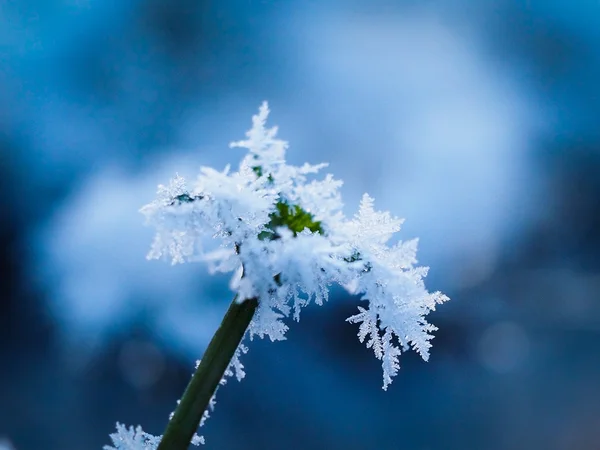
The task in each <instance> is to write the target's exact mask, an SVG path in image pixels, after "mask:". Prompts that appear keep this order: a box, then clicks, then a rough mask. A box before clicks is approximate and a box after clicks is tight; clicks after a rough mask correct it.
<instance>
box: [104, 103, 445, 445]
mask: <svg viewBox="0 0 600 450" xmlns="http://www.w3.org/2000/svg"><path fill="white" fill-rule="evenodd" d="M268 115H269V108H268V106H267V103H266V102H265V103H263V104H262V106H261V107H260V109H259V113H258V114H257V115H255V116H254V117H253V118H252V128H251V129H250V130H249V131H248V132H247V133H246V137H247V139H246V140H242V141H238V142H233V143H231V144H230V146H231V147H239V148H245V149H246V150H247V151H248V152H247V154H246V156H245V157H244V158H243V159H242V161H241V163H240V166H239V168H238V170H237V171H235V172H232V171H231V169H230V167H229V166H227V167H226V168H225V169H224V170H223V171H222V172H219V171H216V170H214V169H211V168H208V167H202V168H201V169H200V175H199V177H198V179H197V180H196V182H195V183H193V184H192V186H191V187H188V183H186V181H185V180H184V179H183V178H182V177H180V176H176V177H175V178H174V179H173V180H171V181H170V182H169V184H168V185H166V186H163V185H160V186H159V187H158V195H157V198H156V200H155V201H154V202H152V203H150V204H148V205H146V206H144V207H143V208H142V209H141V212H142V213H143V214H144V215H145V216H146V222H147V224H149V225H151V226H153V227H155V228H156V236H155V238H154V242H153V244H152V247H151V250H150V253H149V254H148V258H149V259H153V258H163V257H164V258H169V259H170V260H171V262H172V264H177V263H183V262H186V261H198V260H200V261H205V262H207V263H208V265H209V269H210V271H211V272H230V273H233V276H232V279H231V289H232V290H233V291H234V292H235V294H236V298H237V299H238V301H240V302H243V301H244V300H246V299H250V298H257V299H258V300H259V301H258V307H257V309H256V312H255V313H254V316H253V318H252V321H251V323H250V325H249V327H248V330H247V331H246V334H247V335H248V336H249V337H250V339H252V338H253V337H254V336H259V337H261V338H262V337H265V336H267V337H269V339H271V340H272V341H278V340H283V339H285V333H286V331H287V329H288V327H287V325H286V324H285V323H284V322H283V319H285V318H287V317H289V316H290V315H292V316H293V318H294V319H295V320H300V311H301V309H302V308H303V307H305V306H307V305H308V304H309V303H311V302H314V303H316V304H317V305H322V304H323V302H324V301H326V300H327V296H328V290H329V286H330V285H331V284H333V283H338V284H340V285H341V286H343V287H345V288H346V289H347V290H348V292H350V293H352V294H359V295H361V299H362V300H365V301H367V302H368V305H366V307H363V306H359V307H358V314H355V315H353V316H351V317H349V318H348V319H347V321H348V322H351V323H358V324H360V325H359V328H358V339H359V340H360V342H365V341H366V345H367V347H368V348H372V349H373V352H374V353H375V357H376V358H377V359H379V360H380V361H381V367H382V368H383V389H384V390H385V389H387V387H388V386H389V384H390V383H391V382H392V378H393V377H394V376H395V375H396V374H397V373H398V370H399V368H400V362H399V356H400V354H401V352H402V351H405V350H408V349H409V348H411V347H412V348H413V349H414V350H416V351H417V352H418V353H419V354H420V355H421V356H422V357H423V359H424V360H427V359H428V358H429V348H430V347H431V343H430V340H431V339H432V338H433V336H432V335H431V332H432V331H435V330H436V328H435V327H434V326H433V325H431V324H429V323H427V321H426V320H425V316H426V315H427V314H428V313H429V312H430V311H433V310H434V309H435V307H436V305H437V304H439V303H442V302H445V301H446V300H448V298H447V297H446V296H445V295H443V294H441V293H440V292H434V293H429V292H428V291H427V290H426V289H425V285H424V283H423V278H424V277H425V276H426V275H427V268H426V267H417V266H415V264H416V263H417V259H416V252H417V240H416V239H413V240H410V241H406V242H402V241H401V242H398V243H396V244H395V245H393V246H390V245H389V244H388V242H389V240H390V239H391V237H392V236H393V235H394V233H397V232H398V231H400V226H401V225H402V222H403V220H402V219H398V218H395V217H393V216H391V215H390V213H389V212H378V211H376V210H375V208H374V206H373V205H374V201H373V199H372V198H371V197H370V196H369V195H367V194H365V195H364V196H363V198H362V200H361V202H360V205H359V209H358V213H357V214H356V215H355V216H354V217H353V218H351V219H348V218H346V217H345V216H344V214H343V213H342V206H343V205H342V200H341V196H340V193H339V188H340V187H341V186H342V182H341V181H340V180H336V179H334V178H333V176H332V175H330V174H328V175H326V176H325V178H323V179H322V180H311V181H310V182H309V181H308V177H309V176H310V175H314V174H316V173H318V172H319V171H320V170H321V169H323V168H325V167H326V166H327V164H319V165H310V164H304V165H303V166H301V167H296V166H291V165H288V164H286V162H285V152H286V149H287V147H288V144H287V142H285V141H282V140H280V139H277V138H276V135H277V128H276V127H274V128H269V129H268V128H265V122H266V120H267V116H268ZM207 238H216V239H218V240H219V241H220V247H219V248H218V249H216V250H211V251H207V250H206V249H203V247H202V244H203V243H204V242H206V240H207ZM247 351H248V348H247V347H246V346H245V345H243V344H240V345H239V347H238V348H237V350H236V352H235V354H234V357H233V358H232V360H231V362H230V363H229V366H228V367H227V370H226V371H225V374H224V377H223V379H222V380H221V383H220V385H223V384H225V383H226V378H227V377H231V376H234V375H235V377H236V378H237V379H238V380H241V379H242V378H244V376H245V372H244V366H243V365H242V363H241V361H240V357H241V355H242V354H245V353H246V352H247ZM215 394H216V391H215ZM214 406H215V396H214V395H213V397H212V398H211V400H210V402H209V406H208V408H207V410H206V411H204V415H203V417H202V420H201V423H200V426H202V425H203V424H204V423H205V421H206V419H208V417H209V416H210V413H211V412H212V411H213V410H214ZM111 439H112V441H113V445H114V447H109V446H106V447H104V448H105V450H155V449H156V448H157V446H158V443H159V442H160V437H154V436H152V435H150V434H148V433H145V432H144V431H143V430H142V429H141V428H140V427H138V428H136V429H133V427H130V428H126V427H125V426H123V425H120V424H117V433H115V434H112V435H111ZM192 443H193V444H194V445H199V444H204V438H203V437H201V436H198V435H195V436H194V438H193V440H192Z"/></svg>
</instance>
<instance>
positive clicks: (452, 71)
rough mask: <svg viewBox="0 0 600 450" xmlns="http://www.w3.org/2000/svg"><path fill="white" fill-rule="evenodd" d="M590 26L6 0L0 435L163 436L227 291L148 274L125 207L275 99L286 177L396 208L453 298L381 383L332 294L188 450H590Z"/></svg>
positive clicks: (214, 158) (597, 319)
mask: <svg viewBox="0 0 600 450" xmlns="http://www.w3.org/2000/svg"><path fill="white" fill-rule="evenodd" d="M599 24H600V3H598V2H597V1H592V0H589V1H588V0H581V1H577V2H575V1H566V0H561V1H558V0H555V1H553V0H530V1H517V0H504V1H481V2H469V1H467V0H462V1H461V0H453V1H384V0H375V1H370V2H360V1H352V0H346V1H334V0H326V1H319V2H315V1H306V0H305V1H299V0H296V1H286V2H284V1H241V0H221V1H209V0H204V1H203V0H171V1H159V0H146V1H127V0H121V1H116V0H104V1H96V0H63V1H55V0H45V1H41V0H37V1H36V0H22V1H7V0H6V1H2V2H0V441H1V440H2V439H7V440H8V441H10V442H12V444H13V445H14V448H15V449H17V450H27V449H34V448H44V449H46V450H55V449H56V450H59V449H60V450H70V449H73V450H79V449H84V448H85V449H87V448H90V449H92V448H101V446H102V445H104V444H108V443H109V438H108V434H109V433H112V432H113V430H114V424H115V422H116V421H119V422H122V423H126V424H132V425H136V424H141V425H142V426H143V427H144V429H145V430H147V431H149V432H152V433H154V434H160V433H161V432H162V430H163V428H164V424H165V423H166V420H167V417H168V414H169V413H170V412H171V411H172V410H173V409H174V406H175V401H176V399H177V398H178V397H179V395H180V393H181V392H182V390H183V388H184V387H185V385H186V383H187V381H188V380H189V376H190V374H191V372H192V369H193V366H194V361H195V360H196V359H198V358H200V357H201V355H202V352H203V350H204V348H205V346H206V344H207V342H208V340H209V339H210V337H211V336H212V333H213V332H214V330H215V329H216V327H217V325H218V323H219V321H220V318H221V317H222V315H223V313H224V311H225V310H226V308H227V306H228V303H229V301H230V300H229V299H230V296H231V295H230V292H229V289H228V279H227V277H211V276H209V275H208V274H207V271H206V268H205V267H203V266H202V265H200V264H186V265H182V266H175V267H171V266H170V265H168V264H167V263H165V262H156V261H150V262H149V261H146V260H145V259H144V256H145V254H146V253H147V251H148V249H149V245H150V242H151V239H152V234H153V233H152V230H150V229H148V228H144V227H143V225H142V224H143V217H142V216H141V215H140V214H139V213H138V209H139V208H140V207H141V206H142V205H144V204H145V203H148V202H149V201H151V200H152V199H153V197H154V192H155V189H156V185H157V184H158V183H164V182H167V181H168V179H169V178H170V177H172V176H173V175H174V174H175V173H176V172H178V173H180V174H182V175H185V176H189V177H192V178H193V177H194V176H195V174H196V173H197V171H198V168H199V166H200V165H209V166H213V167H216V168H219V169H220V168H222V167H224V166H225V164H227V163H231V164H232V165H233V166H235V165H236V164H237V162H238V161H239V159H240V158H241V156H242V154H241V152H240V151H239V150H236V149H229V148H228V143H229V142H230V141H233V140H238V139H241V138H243V133H244V132H245V130H247V129H248V128H249V127H250V123H251V122H250V121H251V115H252V114H254V113H255V112H256V111H257V108H258V106H259V105H260V103H261V102H262V101H263V100H268V101H269V104H270V107H271V109H272V114H271V117H270V123H271V124H277V125H279V129H280V136H281V137H282V138H283V139H286V140H289V141H290V144H291V147H290V149H289V152H288V156H289V161H291V162H292V163H294V164H302V163H303V162H305V161H309V162H311V163H318V162H321V161H327V162H329V163H330V166H329V168H328V169H327V170H328V171H331V172H332V173H333V174H334V175H335V176H336V177H338V178H341V179H343V180H344V181H345V184H344V187H343V195H344V198H345V205H346V206H345V212H346V214H347V215H352V214H353V213H354V211H356V208H357V205H358V202H359V199H360V196H361V194H362V193H363V192H364V191H368V192H369V193H370V194H371V195H372V196H373V197H375V199H376V206H378V207H379V208H382V209H389V210H391V211H392V213H393V214H395V215H398V216H401V217H405V218H406V219H407V221H406V223H405V226H404V229H403V231H402V232H401V237H402V238H403V239H407V238H412V237H415V236H418V237H419V238H420V252H419V255H420V262H421V263H422V264H424V265H429V266H431V270H430V274H429V277H428V278H427V280H426V282H427V285H428V287H429V288H430V290H441V291H443V292H445V293H446V294H448V295H449V296H450V297H451V299H452V300H451V301H450V302H449V303H447V304H445V305H443V306H441V307H440V308H439V310H438V311H436V312H435V313H433V314H432V315H431V320H432V321H433V323H435V324H436V325H437V326H439V328H440V329H439V331H438V332H436V338H435V339H434V341H433V349H432V352H431V360H430V362H428V363H425V362H423V361H421V360H420V358H419V357H418V356H417V355H415V354H413V353H410V352H409V353H407V354H405V355H403V356H402V357H401V363H402V368H401V370H400V373H399V375H398V377H396V379H395V380H394V382H393V384H392V385H391V386H390V388H389V389H388V391H387V392H383V391H382V390H381V368H380V367H379V364H378V363H377V361H376V359H375V358H374V357H373V354H372V352H371V351H370V350H368V349H365V347H364V345H362V344H360V343H359V342H358V340H357V339H356V332H357V328H356V326H355V325H351V324H348V323H346V322H345V321H344V319H345V318H346V317H348V316H349V315H351V314H353V313H354V311H355V310H356V306H357V304H359V302H358V299H356V298H352V297H348V296H347V295H346V294H345V293H344V292H343V291H342V290H341V289H334V290H333V291H332V298H331V299H330V301H329V303H327V304H326V305H325V306H323V307H320V308H319V307H316V306H313V307H311V308H309V309H307V310H306V311H304V313H303V317H302V320H301V321H300V323H292V324H290V325H291V327H290V331H289V332H288V335H287V336H288V340H287V341H285V342H279V343H275V344H272V343H270V342H262V341H258V342H257V341H255V342H252V343H251V345H250V352H249V353H248V355H246V356H245V357H244V360H243V361H244V363H245V365H246V368H247V373H248V375H247V377H246V379H245V380H243V381H242V382H241V383H237V382H235V381H230V382H229V383H228V384H227V386H226V387H224V388H223V389H221V390H220V391H219V395H218V398H217V408H216V411H215V413H214V414H213V416H212V418H211V419H210V420H209V421H208V423H207V425H206V427H205V428H203V429H202V433H203V434H204V435H205V436H206V438H207V448H219V449H238V448H248V449H282V448H284V449H306V448H311V449H419V450H426V449H465V448H466V449H486V450H496V449H537V448H539V449H542V448H543V449H557V450H558V449H575V448H576V449H596V448H598V445H599V444H598V442H600V426H599V425H600V401H599V400H600V383H599V382H598V380H600V352H599V351H598V350H596V345H597V342H598V338H599V333H600V303H599V298H600V294H599V293H600V259H599V258H598V254H599V250H600V202H599V201H598V199H599V198H600V131H599V130H600V127H599V126H598V117H599V113H600V101H599V100H600V95H599V94H600V88H599V86H600V85H599V84H598V80H599V79H600V52H599V50H600V26H599Z"/></svg>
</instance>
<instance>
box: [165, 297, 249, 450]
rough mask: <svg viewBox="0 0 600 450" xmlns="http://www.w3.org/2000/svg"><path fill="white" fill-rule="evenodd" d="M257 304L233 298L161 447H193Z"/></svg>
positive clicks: (179, 449)
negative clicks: (206, 412) (200, 425)
mask: <svg viewBox="0 0 600 450" xmlns="http://www.w3.org/2000/svg"><path fill="white" fill-rule="evenodd" d="M257 306H258V299H256V298H251V299H248V300H245V301H244V302H242V303H238V302H237V296H236V298H234V299H233V302H232V303H231V305H230V306H229V309H228V310H227V313H226V314H225V317H224V318H223V321H222V322H221V325H220V326H219V329H218V330H217V332H216V333H215V335H214V336H213V338H212V340H211V341H210V344H208V347H207V348H206V351H205V352H204V356H203V357H202V360H201V361H200V364H199V365H198V368H197V369H196V372H194V375H193V376H192V379H191V380H190V383H189V384H188V386H187V388H186V389H185V392H184V393H183V396H182V397H181V401H180V402H179V405H177V408H176V409H175V414H174V415H173V417H172V418H171V420H170V421H169V423H168V424H167V428H166V429H165V432H164V434H163V437H162V439H161V441H160V444H159V445H158V449H157V450H186V449H187V448H188V447H189V445H190V442H191V440H192V437H193V436H194V433H195V432H196V430H197V429H198V426H199V424H200V419H202V415H203V414H204V411H205V410H206V408H207V407H208V402H209V401H210V399H211V397H212V396H213V394H214V392H215V389H216V388H217V386H218V385H219V381H221V379H222V378H223V374H224V373H225V370H226V369H227V366H228V365H229V362H230V361H231V358H232V357H233V355H234V353H235V351H236V349H237V348H238V345H239V344H240V342H241V340H242V338H243V337H244V333H245V332H246V329H247V328H248V325H250V321H251V320H252V317H253V316H254V311H256V307H257Z"/></svg>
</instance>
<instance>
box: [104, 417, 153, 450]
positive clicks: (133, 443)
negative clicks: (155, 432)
mask: <svg viewBox="0 0 600 450" xmlns="http://www.w3.org/2000/svg"><path fill="white" fill-rule="evenodd" d="M160 438H161V436H152V435H151V434H148V433H146V432H145V431H144V430H142V427H139V426H138V427H137V428H135V429H134V428H133V427H129V428H127V427H126V426H125V425H122V424H120V423H117V432H116V433H113V434H111V435H110V439H111V440H112V442H113V445H114V447H111V446H109V445H105V446H104V450H156V448H157V447H158V443H159V442H160Z"/></svg>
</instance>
